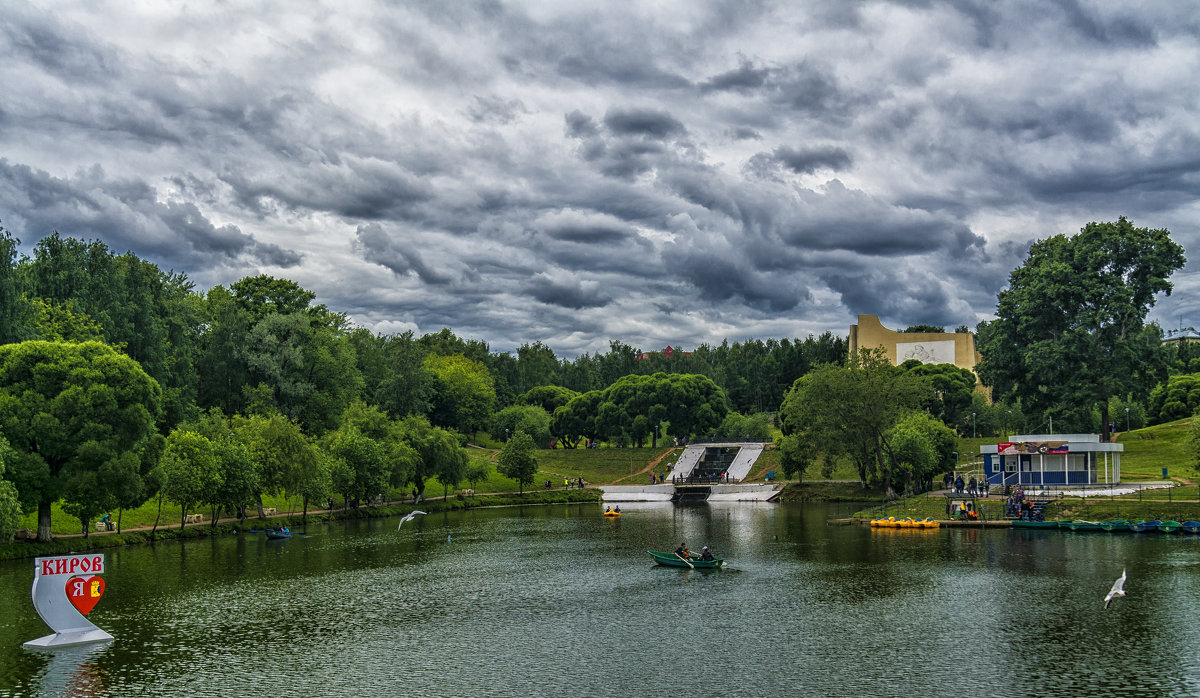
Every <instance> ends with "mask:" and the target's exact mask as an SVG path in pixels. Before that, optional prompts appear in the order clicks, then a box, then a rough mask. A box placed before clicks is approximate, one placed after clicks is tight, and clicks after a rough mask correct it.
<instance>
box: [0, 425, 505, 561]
mask: <svg viewBox="0 0 1200 698" xmlns="http://www.w3.org/2000/svg"><path fill="white" fill-rule="evenodd" d="M15 455H16V453H15V452H14V451H13V450H12V447H11V446H9V445H8V441H7V440H5V439H4V437H2V436H0V543H11V542H12V538H13V534H14V533H16V532H17V527H18V526H20V525H21V500H20V497H19V496H18V495H17V488H16V486H15V485H13V484H12V483H11V482H9V481H8V480H5V479H4V470H5V466H4V464H5V463H7V462H9V461H11V460H12V458H13V456H15ZM485 477H486V476H485Z"/></svg>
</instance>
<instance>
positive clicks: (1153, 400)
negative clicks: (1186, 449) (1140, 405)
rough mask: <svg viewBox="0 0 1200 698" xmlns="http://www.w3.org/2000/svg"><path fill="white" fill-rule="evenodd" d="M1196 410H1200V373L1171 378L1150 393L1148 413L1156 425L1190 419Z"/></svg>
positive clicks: (1182, 374) (1183, 374)
mask: <svg viewBox="0 0 1200 698" xmlns="http://www.w3.org/2000/svg"><path fill="white" fill-rule="evenodd" d="M1196 410H1200V373H1181V374H1178V375H1174V376H1171V377H1170V378H1168V379H1167V380H1166V382H1165V383H1160V384H1158V385H1156V386H1154V390H1152V391H1150V398H1149V400H1148V411H1149V413H1150V418H1151V420H1152V422H1153V423H1154V424H1162V423H1163V422H1171V421H1174V420H1176V419H1183V418H1184V417H1190V416H1192V415H1194V414H1196ZM1122 416H1123V415H1122Z"/></svg>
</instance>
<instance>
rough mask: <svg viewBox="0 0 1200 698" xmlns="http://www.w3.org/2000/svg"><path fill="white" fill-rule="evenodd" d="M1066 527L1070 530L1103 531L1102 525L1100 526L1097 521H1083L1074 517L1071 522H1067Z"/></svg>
mask: <svg viewBox="0 0 1200 698" xmlns="http://www.w3.org/2000/svg"><path fill="white" fill-rule="evenodd" d="M1067 528H1069V529H1071V530H1072V531H1103V530H1104V527H1102V526H1101V525H1100V522H1099V521H1083V520H1082V519H1075V520H1074V521H1072V522H1071V523H1069V524H1067Z"/></svg>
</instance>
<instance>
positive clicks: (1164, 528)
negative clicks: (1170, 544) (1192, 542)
mask: <svg viewBox="0 0 1200 698" xmlns="http://www.w3.org/2000/svg"><path fill="white" fill-rule="evenodd" d="M1182 525H1183V524H1181V523H1179V522H1178V521H1170V520H1168V521H1159V522H1158V530H1159V531H1161V532H1163V533H1174V532H1176V531H1178V530H1179V527H1180V526H1182Z"/></svg>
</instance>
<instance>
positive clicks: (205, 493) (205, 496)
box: [162, 429, 221, 528]
mask: <svg viewBox="0 0 1200 698" xmlns="http://www.w3.org/2000/svg"><path fill="white" fill-rule="evenodd" d="M162 469H163V487H162V493H163V496H165V497H166V498H167V499H168V500H169V501H172V502H175V503H176V504H178V505H179V507H180V515H179V527H180V528H183V526H184V522H185V521H186V519H187V513H188V511H190V510H194V509H195V507H197V506H198V505H200V504H202V503H209V502H211V501H213V499H215V498H216V496H217V491H218V488H219V487H220V485H221V473H220V467H219V464H218V462H217V453H216V449H215V448H214V447H213V443H212V442H211V441H209V440H208V439H207V438H206V437H205V436H204V435H203V434H198V433H196V432H194V431H188V430H186V429H176V430H175V431H172V432H171V434H170V435H169V436H168V437H167V447H166V450H165V451H163V456H162Z"/></svg>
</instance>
